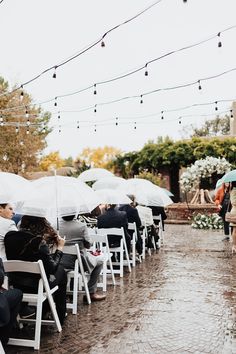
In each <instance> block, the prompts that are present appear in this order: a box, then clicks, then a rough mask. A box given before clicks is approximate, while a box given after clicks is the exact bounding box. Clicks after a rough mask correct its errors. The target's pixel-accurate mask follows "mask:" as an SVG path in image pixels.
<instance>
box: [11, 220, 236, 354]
mask: <svg viewBox="0 0 236 354" xmlns="http://www.w3.org/2000/svg"><path fill="white" fill-rule="evenodd" d="M222 238H223V235H222V232H219V231H214V232H213V231H200V230H192V229H191V228H190V226H188V225H167V226H166V231H165V245H164V247H163V248H162V249H161V250H159V251H157V253H153V254H152V256H147V257H146V260H145V261H144V262H143V263H141V264H138V265H137V267H136V268H135V269H133V270H132V273H131V274H129V273H126V274H125V276H124V278H123V279H122V280H119V285H116V286H115V287H113V286H109V287H108V292H107V299H106V301H104V302H100V303H92V304H91V305H90V306H86V305H84V304H83V303H82V301H81V299H80V302H79V313H78V315H77V316H76V315H71V314H69V316H68V318H67V320H66V324H65V326H64V328H63V332H62V333H60V334H58V333H55V332H54V331H53V330H52V329H48V328H44V329H43V331H42V340H41V350H40V353H91V354H105V353H106V354H108V353H110V354H114V353H117V354H118V353H122V354H126V353H150V354H151V353H160V354H162V353H163V354H164V353H181V354H184V353H213V354H217V353H220V354H221V353H226V354H228V353H236V255H233V256H232V255H231V252H230V243H229V242H228V243H227V242H222V241H221V240H222ZM29 352H32V349H27V348H19V347H18V348H15V347H10V346H9V347H8V351H7V353H29Z"/></svg>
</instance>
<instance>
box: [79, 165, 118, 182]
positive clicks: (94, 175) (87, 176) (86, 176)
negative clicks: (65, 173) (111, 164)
mask: <svg viewBox="0 0 236 354" xmlns="http://www.w3.org/2000/svg"><path fill="white" fill-rule="evenodd" d="M111 176H114V174H113V173H112V172H110V171H108V170H106V169H105V168H90V169H89V170H86V171H84V172H82V173H81V174H80V175H79V177H78V179H79V180H80V181H82V182H90V181H97V180H99V179H101V178H103V177H111Z"/></svg>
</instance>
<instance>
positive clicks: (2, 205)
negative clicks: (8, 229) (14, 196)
mask: <svg viewBox="0 0 236 354" xmlns="http://www.w3.org/2000/svg"><path fill="white" fill-rule="evenodd" d="M7 204H8V203H1V204H0V207H2V208H3V209H5V208H6V206H7Z"/></svg>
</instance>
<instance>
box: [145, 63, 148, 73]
mask: <svg viewBox="0 0 236 354" xmlns="http://www.w3.org/2000/svg"><path fill="white" fill-rule="evenodd" d="M145 68H146V70H145V72H144V75H145V76H148V70H147V64H146V65H145Z"/></svg>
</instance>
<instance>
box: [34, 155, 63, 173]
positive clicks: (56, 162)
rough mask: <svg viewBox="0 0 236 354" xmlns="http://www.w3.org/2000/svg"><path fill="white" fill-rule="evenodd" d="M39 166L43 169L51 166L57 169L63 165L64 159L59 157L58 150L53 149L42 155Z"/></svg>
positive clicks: (46, 169)
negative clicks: (53, 150)
mask: <svg viewBox="0 0 236 354" xmlns="http://www.w3.org/2000/svg"><path fill="white" fill-rule="evenodd" d="M39 166H40V169H42V170H43V171H48V170H50V169H51V168H55V169H58V168H60V167H62V166H65V161H64V160H63V159H62V158H61V157H60V154H59V151H55V152H51V153H50V154H48V155H46V156H44V157H42V158H41V160H40V162H39Z"/></svg>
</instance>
